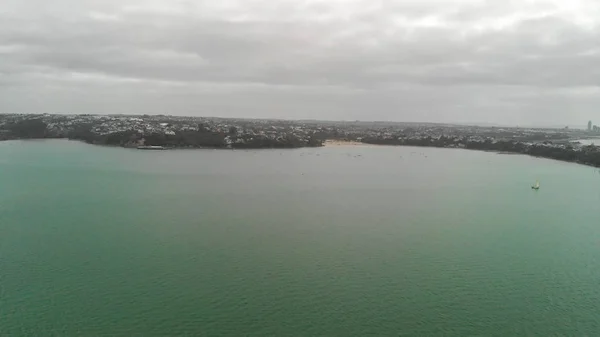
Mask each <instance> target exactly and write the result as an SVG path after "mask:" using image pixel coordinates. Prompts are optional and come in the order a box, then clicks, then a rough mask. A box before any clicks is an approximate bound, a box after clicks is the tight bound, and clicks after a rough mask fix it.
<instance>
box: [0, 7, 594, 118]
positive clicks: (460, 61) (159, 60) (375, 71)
mask: <svg viewBox="0 0 600 337" xmlns="http://www.w3.org/2000/svg"><path fill="white" fill-rule="evenodd" d="M599 23H600V3H598V2H597V1H594V0H579V1H568V3H567V1H562V0H546V1H544V0H537V1H534V0H520V1H500V0H494V1H492V0H487V1H484V0H455V1H444V0H419V1H416V0H414V1H408V0H406V1H392V0H306V1H297V0H220V1H208V0H195V1H192V0H56V1H52V3H51V4H50V3H49V2H47V1H42V0H4V1H3V5H2V6H1V7H0V59H1V62H0V111H2V112H56V113H59V112H60V113H136V114H137V113H150V114H157V113H170V114H189V115H206V116H238V117H277V118H319V119H345V120H354V119H361V120H396V121H430V122H436V121H439V122H475V123H478V122H486V123H500V124H522V125H533V124H538V125H560V124H569V125H576V124H580V125H582V126H583V125H584V124H586V123H587V120H588V119H593V118H594V117H595V116H596V119H598V120H599V121H600V87H599V86H598V85H599V83H600V67H598V65H600V30H599V29H600V26H599Z"/></svg>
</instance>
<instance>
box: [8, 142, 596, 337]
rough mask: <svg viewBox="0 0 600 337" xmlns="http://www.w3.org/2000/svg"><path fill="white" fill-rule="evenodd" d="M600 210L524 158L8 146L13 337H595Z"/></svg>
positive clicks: (400, 150) (584, 173)
mask: <svg viewBox="0 0 600 337" xmlns="http://www.w3.org/2000/svg"><path fill="white" fill-rule="evenodd" d="M537 179H539V181H540V183H541V188H540V190H539V191H533V190H531V188H530V186H531V185H532V184H533V183H534V182H535V181H536V180H537ZM599 210H600V174H599V173H598V170H597V169H593V168H590V167H585V166H580V165H575V164H570V163H562V162H557V161H551V160H545V159H537V158H531V157H527V156H520V155H498V154H494V153H487V152H476V151H465V150H457V149H423V148H411V147H385V146H350V147H344V146H340V147H326V148H318V149H295V150H284V151H282V150H253V151H227V150H221V151H216V150H175V151H156V152H153V151H136V150H129V149H119V148H108V147H98V146H91V145H86V144H82V143H79V142H69V141H11V142H1V143H0V335H9V336H52V335H55V336H200V335H206V336H219V335H225V336H242V335H243V336H265V335H271V336H312V335H314V336H317V335H318V336H364V335H379V336H391V335H394V336H402V335H403V336H525V335H527V336H533V335H537V336H552V335H560V336H570V335H576V336H584V335H590V336H591V335H596V334H597V332H598V331H600V289H599V288H598V286H597V285H598V284H599V281H600V269H599V268H598V266H599V265H600V226H599V224H600V218H599V214H600V213H599Z"/></svg>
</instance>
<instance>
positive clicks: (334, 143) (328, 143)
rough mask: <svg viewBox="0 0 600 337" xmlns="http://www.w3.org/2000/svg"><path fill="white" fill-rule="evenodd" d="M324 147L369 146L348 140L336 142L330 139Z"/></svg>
mask: <svg viewBox="0 0 600 337" xmlns="http://www.w3.org/2000/svg"><path fill="white" fill-rule="evenodd" d="M323 145H324V146H358V145H367V144H365V143H361V142H355V141H347V140H335V139H328V140H326V141H325V142H324V143H323Z"/></svg>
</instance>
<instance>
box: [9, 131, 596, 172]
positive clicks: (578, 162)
mask: <svg viewBox="0 0 600 337" xmlns="http://www.w3.org/2000/svg"><path fill="white" fill-rule="evenodd" d="M31 140H33V141H35V140H67V141H74V142H80V143H83V144H87V145H92V146H101V147H108V148H122V149H130V150H137V151H139V150H143V149H138V148H137V147H132V146H123V145H112V144H95V143H89V142H86V141H84V140H81V139H70V138H21V139H19V138H16V139H0V142H4V141H31ZM344 146H348V147H354V146H357V147H371V146H394V147H396V146H397V147H419V148H424V147H425V148H436V149H449V150H468V151H480V152H490V153H496V154H501V155H522V156H528V157H531V158H542V159H549V160H554V161H559V162H563V163H571V164H576V165H583V166H588V167H593V168H600V166H598V165H594V164H592V163H586V162H584V161H581V160H579V159H573V160H565V159H560V158H552V157H550V156H544V155H539V154H531V153H524V152H512V151H502V150H492V149H473V148H459V147H443V146H419V145H405V144H372V143H364V142H358V141H340V140H326V141H324V142H323V145H322V146H316V147H312V146H302V147H293V148H272V147H256V148H217V147H162V148H161V149H160V150H207V149H212V150H230V151H231V150H294V149H299V148H319V147H344ZM152 150H154V149H152ZM144 152H146V151H144ZM161 152H162V151H161Z"/></svg>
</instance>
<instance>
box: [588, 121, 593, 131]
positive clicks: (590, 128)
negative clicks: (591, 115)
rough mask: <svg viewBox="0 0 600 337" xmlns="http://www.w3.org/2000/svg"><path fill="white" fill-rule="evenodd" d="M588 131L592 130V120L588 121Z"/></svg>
mask: <svg viewBox="0 0 600 337" xmlns="http://www.w3.org/2000/svg"><path fill="white" fill-rule="evenodd" d="M588 131H592V121H589V122H588Z"/></svg>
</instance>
